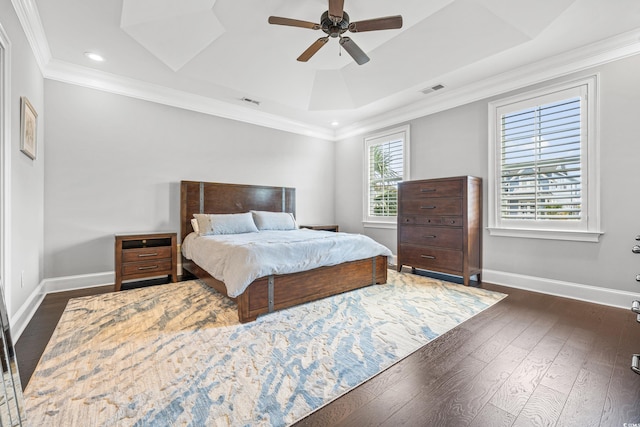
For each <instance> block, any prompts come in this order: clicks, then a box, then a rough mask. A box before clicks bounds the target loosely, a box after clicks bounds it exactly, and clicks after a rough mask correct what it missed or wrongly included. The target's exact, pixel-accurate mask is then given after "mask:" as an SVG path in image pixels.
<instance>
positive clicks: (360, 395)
mask: <svg viewBox="0 0 640 427" xmlns="http://www.w3.org/2000/svg"><path fill="white" fill-rule="evenodd" d="M482 287H484V288H486V289H491V290H497V291H500V292H504V293H507V294H509V296H508V297H507V298H506V299H504V300H502V301H501V302H499V303H498V304H496V305H495V306H493V307H491V308H489V309H488V310H485V311H484V312H482V313H480V314H478V315H477V316H475V317H474V318H473V319H471V320H468V321H467V322H464V323H463V324H461V325H459V326H458V327H456V328H454V329H453V330H451V331H449V332H448V333H446V334H444V335H442V336H440V337H439V338H437V339H436V340H434V341H432V342H431V343H429V344H427V345H426V346H424V347H423V348H421V349H420V350H418V351H417V352H415V353H413V354H412V355H411V356H409V357H407V358H406V359H404V360H403V361H401V362H400V363H398V364H396V365H394V366H392V367H391V368H389V369H387V370H386V371H384V372H382V373H380V374H379V375H377V376H376V377H374V378H373V379H371V380H370V381H368V382H366V383H365V384H363V385H361V386H360V387H357V388H356V389H354V390H352V391H351V392H349V393H347V394H346V395H344V396H343V397H341V398H339V399H337V400H335V401H334V402H332V403H330V404H329V405H327V406H325V407H323V408H322V409H320V410H318V411H317V412H315V413H313V414H311V415H310V416H308V417H306V418H305V419H303V420H301V421H299V422H298V423H297V425H298V426H373V425H381V426H398V425H409V426H479V427H493V426H534V425H535V426H554V425H555V426H580V427H583V426H618V427H622V426H625V425H626V426H629V427H631V426H638V427H640V375H637V374H635V373H634V372H633V371H631V369H630V365H631V355H632V354H633V353H640V323H638V322H636V316H635V315H634V314H633V313H632V312H631V311H630V310H624V309H617V308H611V307H606V306H600V305H596V304H590V303H585V302H580V301H575V300H570V299H565V298H559V297H554V296H549V295H543V294H537V293H533V292H527V291H522V290H518V289H513V288H506V287H502V286H497V285H491V284H486V283H485V284H483V285H482ZM111 290H112V286H105V287H100V288H92V289H86V290H78V291H72V292H62V293H56V294H50V295H47V296H46V298H45V300H44V302H43V303H42V305H41V306H40V308H39V309H38V311H37V312H36V314H35V316H34V317H33V319H32V320H31V322H30V323H29V325H28V326H27V328H26V329H25V331H24V333H23V334H22V336H21V337H20V339H19V340H18V342H17V343H16V353H17V357H18V364H19V369H20V374H21V378H22V384H23V386H26V384H27V382H28V379H29V378H30V376H31V374H32V373H33V370H34V369H35V366H36V364H37V362H38V359H39V358H40V355H41V354H42V352H43V350H44V348H45V346H46V344H47V342H48V340H49V338H50V336H51V334H52V332H53V330H54V328H55V326H56V323H57V321H58V319H59V318H60V315H61V314H62V311H63V310H64V307H65V306H66V303H67V300H68V299H69V298H74V297H78V296H83V295H92V294H97V293H103V292H110V291H111ZM629 304H631V301H630V302H629ZM625 423H626V424H625Z"/></svg>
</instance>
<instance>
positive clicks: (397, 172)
mask: <svg viewBox="0 0 640 427" xmlns="http://www.w3.org/2000/svg"><path fill="white" fill-rule="evenodd" d="M368 157H369V164H368V166H369V180H368V181H369V207H368V215H369V216H370V217H389V216H396V215H397V213H398V182H400V181H402V180H403V175H404V170H403V169H404V133H399V134H394V135H390V136H387V137H386V138H384V139H383V138H380V139H379V140H374V141H370V142H369V145H368Z"/></svg>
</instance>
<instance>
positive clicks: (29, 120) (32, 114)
mask: <svg viewBox="0 0 640 427" xmlns="http://www.w3.org/2000/svg"><path fill="white" fill-rule="evenodd" d="M37 130H38V113H36V110H35V109H34V108H33V105H31V103H30V102H29V100H28V99H27V97H26V96H22V97H20V151H22V152H23V153H24V154H26V155H27V156H29V157H30V158H32V159H35V158H36V148H37V147H36V145H37V139H36V131H37Z"/></svg>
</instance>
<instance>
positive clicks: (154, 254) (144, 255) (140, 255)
mask: <svg viewBox="0 0 640 427" xmlns="http://www.w3.org/2000/svg"><path fill="white" fill-rule="evenodd" d="M138 256H139V257H140V258H144V257H146V256H158V253H157V252H156V253H153V254H138Z"/></svg>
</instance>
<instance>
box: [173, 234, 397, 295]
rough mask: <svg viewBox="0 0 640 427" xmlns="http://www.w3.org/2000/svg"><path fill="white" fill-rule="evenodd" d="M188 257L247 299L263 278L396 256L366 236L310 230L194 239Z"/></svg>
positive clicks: (186, 247)
mask: <svg viewBox="0 0 640 427" xmlns="http://www.w3.org/2000/svg"><path fill="white" fill-rule="evenodd" d="M182 254H183V255H184V256H185V257H186V258H188V259H190V260H193V261H194V262H195V263H196V264H198V265H199V266H200V267H201V268H203V269H204V270H205V271H207V272H208V273H209V274H211V275H212V276H213V277H215V278H216V279H218V280H220V281H221V282H224V283H225V285H226V287H227V294H228V295H229V296H230V297H237V296H238V295H240V294H242V293H243V292H244V291H245V289H247V287H248V286H249V284H250V283H251V282H253V281H254V280H255V279H257V278H259V277H265V276H269V275H272V274H288V273H297V272H300V271H306V270H311V269H314V268H318V267H324V266H330V265H337V264H340V263H343V262H348V261H356V260H359V259H365V258H371V257H374V256H378V255H386V256H391V255H392V253H391V251H390V250H389V249H388V248H387V247H385V246H383V245H381V244H379V243H377V242H376V241H374V240H373V239H371V238H369V237H367V236H363V235H361V234H351V233H334V232H330V231H318V230H308V229H299V230H289V231H266V230H263V231H260V232H257V233H244V234H227V235H215V236H198V235H197V234H196V233H191V234H189V235H188V236H187V237H185V239H184V241H183V242H182Z"/></svg>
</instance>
